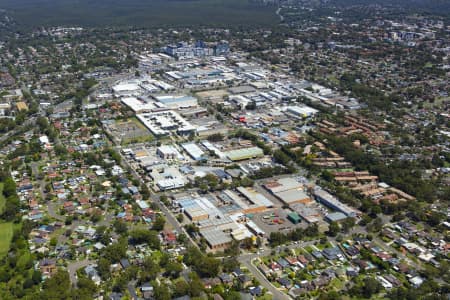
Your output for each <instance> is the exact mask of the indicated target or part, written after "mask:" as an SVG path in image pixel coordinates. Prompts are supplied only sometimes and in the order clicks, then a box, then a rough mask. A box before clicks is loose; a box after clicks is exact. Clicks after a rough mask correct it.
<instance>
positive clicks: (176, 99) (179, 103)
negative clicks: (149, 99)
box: [154, 95, 198, 109]
mask: <svg viewBox="0 0 450 300" xmlns="http://www.w3.org/2000/svg"><path fill="white" fill-rule="evenodd" d="M154 98H155V100H156V101H158V102H159V103H161V104H163V105H164V107H167V108H170V109H181V108H189V107H196V106H197V105H198V103H197V98H195V97H192V96H186V95H163V96H154Z"/></svg>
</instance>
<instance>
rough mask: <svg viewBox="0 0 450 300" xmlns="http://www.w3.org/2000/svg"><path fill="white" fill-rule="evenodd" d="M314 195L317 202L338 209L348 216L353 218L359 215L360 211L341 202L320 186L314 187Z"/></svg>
mask: <svg viewBox="0 0 450 300" xmlns="http://www.w3.org/2000/svg"><path fill="white" fill-rule="evenodd" d="M314 197H315V198H316V200H317V202H319V203H322V204H324V205H325V206H327V207H329V208H331V209H334V210H337V211H340V212H342V213H343V214H345V215H346V216H348V217H352V218H355V217H357V216H359V215H361V212H360V211H359V210H357V209H356V208H353V207H350V206H348V205H346V204H344V203H342V202H341V201H339V200H338V199H337V198H336V197H334V196H333V195H331V194H330V193H328V192H326V191H324V190H322V189H320V188H316V189H314Z"/></svg>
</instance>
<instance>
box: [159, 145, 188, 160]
mask: <svg viewBox="0 0 450 300" xmlns="http://www.w3.org/2000/svg"><path fill="white" fill-rule="evenodd" d="M156 154H158V155H159V156H160V157H161V158H164V159H177V160H184V156H183V155H182V154H181V153H180V152H179V151H178V149H177V148H175V147H174V146H172V145H162V146H159V147H158V148H157V149H156Z"/></svg>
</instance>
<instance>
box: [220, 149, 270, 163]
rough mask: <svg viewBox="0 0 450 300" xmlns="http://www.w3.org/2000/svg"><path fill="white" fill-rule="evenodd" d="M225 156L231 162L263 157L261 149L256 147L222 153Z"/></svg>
mask: <svg viewBox="0 0 450 300" xmlns="http://www.w3.org/2000/svg"><path fill="white" fill-rule="evenodd" d="M224 154H225V156H226V157H228V159H230V160H232V161H240V160H245V159H251V158H257V157H261V156H264V152H263V151H262V149H260V148H258V147H250V148H242V149H237V150H231V151H227V152H224Z"/></svg>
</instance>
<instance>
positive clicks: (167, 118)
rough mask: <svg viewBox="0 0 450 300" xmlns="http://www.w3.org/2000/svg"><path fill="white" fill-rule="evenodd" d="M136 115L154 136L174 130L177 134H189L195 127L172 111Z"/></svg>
mask: <svg viewBox="0 0 450 300" xmlns="http://www.w3.org/2000/svg"><path fill="white" fill-rule="evenodd" d="M136 117H137V118H138V119H139V120H140V121H141V122H142V123H143V124H144V125H145V127H147V128H148V129H149V130H150V132H151V133H152V134H154V135H156V136H161V135H168V134H170V133H172V132H176V133H177V134H179V135H189V134H191V133H193V132H195V127H194V126H193V125H192V124H190V123H189V122H188V121H186V120H185V119H184V118H183V117H182V116H180V115H179V114H178V113H177V112H174V111H171V110H169V111H161V112H153V113H142V114H137V115H136Z"/></svg>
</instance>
